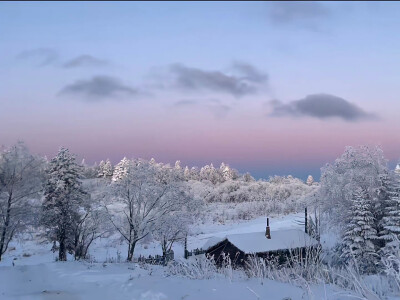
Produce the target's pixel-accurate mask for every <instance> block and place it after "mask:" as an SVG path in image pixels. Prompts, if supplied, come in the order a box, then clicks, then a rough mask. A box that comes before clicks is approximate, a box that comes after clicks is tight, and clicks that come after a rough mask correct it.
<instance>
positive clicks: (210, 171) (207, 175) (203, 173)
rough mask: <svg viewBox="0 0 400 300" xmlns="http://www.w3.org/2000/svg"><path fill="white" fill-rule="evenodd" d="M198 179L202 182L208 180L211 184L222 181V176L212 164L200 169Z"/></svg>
mask: <svg viewBox="0 0 400 300" xmlns="http://www.w3.org/2000/svg"><path fill="white" fill-rule="evenodd" d="M200 178H201V179H202V180H209V181H211V182H212V183H213V184H216V183H218V182H223V181H224V180H223V177H222V175H221V174H220V172H219V171H218V170H217V169H216V168H214V165H213V164H210V165H205V166H204V167H202V168H201V169H200Z"/></svg>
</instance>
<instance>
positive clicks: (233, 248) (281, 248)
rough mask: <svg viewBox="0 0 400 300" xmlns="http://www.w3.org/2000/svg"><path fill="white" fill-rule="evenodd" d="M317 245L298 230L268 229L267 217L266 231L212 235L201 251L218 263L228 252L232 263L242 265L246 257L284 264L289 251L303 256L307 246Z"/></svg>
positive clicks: (313, 246)
mask: <svg viewBox="0 0 400 300" xmlns="http://www.w3.org/2000/svg"><path fill="white" fill-rule="evenodd" d="M318 245H319V242H318V241H317V240H316V239H314V238H313V237H311V236H309V235H308V234H307V233H305V232H304V231H302V230H299V229H288V230H276V231H271V230H270V227H269V219H267V227H266V230H265V231H263V232H251V233H241V234H231V235H227V236H225V237H222V238H218V237H213V238H211V239H209V240H208V241H207V242H206V243H205V245H204V246H203V251H204V253H205V255H206V257H209V258H213V259H214V261H215V263H216V264H217V265H219V266H220V265H221V264H222V262H223V258H224V256H227V255H229V257H230V259H231V261H232V264H233V265H234V266H236V267H243V266H245V263H246V260H247V258H248V257H249V256H254V255H255V256H258V257H261V258H263V259H266V260H273V259H274V260H275V259H276V260H277V262H278V263H279V264H283V263H285V262H286V261H287V258H288V257H289V255H290V252H292V253H296V254H303V257H304V255H305V251H306V250H307V248H310V247H312V248H317V247H318Z"/></svg>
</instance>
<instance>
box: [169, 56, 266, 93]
mask: <svg viewBox="0 0 400 300" xmlns="http://www.w3.org/2000/svg"><path fill="white" fill-rule="evenodd" d="M233 69H235V70H236V71H239V73H240V75H231V74H226V73H224V72H221V71H205V70H201V69H198V68H191V67H186V66H184V65H182V64H174V65H171V66H170V68H169V71H170V73H171V74H172V76H173V77H174V79H173V82H174V83H173V85H174V86H175V87H178V88H180V89H184V90H191V91H201V90H202V91H212V92H220V93H227V94H231V95H233V96H235V97H241V96H244V95H248V94H253V93H255V92H256V91H257V86H256V84H258V83H261V82H265V81H266V80H267V77H266V75H265V74H264V75H263V74H262V73H261V72H259V71H258V70H256V69H255V68H254V67H252V66H251V65H249V64H243V63H237V64H236V65H234V67H233Z"/></svg>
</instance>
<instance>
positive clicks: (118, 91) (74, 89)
mask: <svg viewBox="0 0 400 300" xmlns="http://www.w3.org/2000/svg"><path fill="white" fill-rule="evenodd" d="M59 94H60V95H66V94H70V95H81V96H85V97H87V98H88V99H90V100H102V99H105V98H116V97H120V96H136V95H139V94H140V92H139V91H138V90H136V89H134V88H132V87H130V86H127V85H124V84H123V83H122V82H121V81H120V80H119V79H117V78H115V77H111V76H104V75H99V76H94V77H93V78H91V79H89V80H78V81H76V82H74V83H72V84H70V85H67V86H65V87H64V88H63V89H62V90H61V91H60V93H59Z"/></svg>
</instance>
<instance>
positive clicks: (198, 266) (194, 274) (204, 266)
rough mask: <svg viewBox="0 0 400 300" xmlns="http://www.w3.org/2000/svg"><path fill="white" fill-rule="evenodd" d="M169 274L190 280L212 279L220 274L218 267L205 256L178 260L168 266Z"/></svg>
mask: <svg viewBox="0 0 400 300" xmlns="http://www.w3.org/2000/svg"><path fill="white" fill-rule="evenodd" d="M167 272H168V274H170V275H179V276H183V277H186V278H190V279H212V278H215V277H216V276H217V274H218V268H217V266H216V265H215V264H214V263H213V262H212V261H211V260H209V259H207V258H206V257H205V256H204V255H198V256H195V257H192V258H190V259H178V260H175V261H171V262H170V263H169V264H168V270H167Z"/></svg>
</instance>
